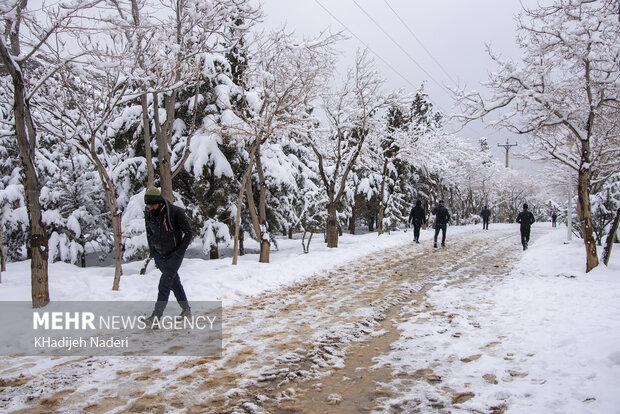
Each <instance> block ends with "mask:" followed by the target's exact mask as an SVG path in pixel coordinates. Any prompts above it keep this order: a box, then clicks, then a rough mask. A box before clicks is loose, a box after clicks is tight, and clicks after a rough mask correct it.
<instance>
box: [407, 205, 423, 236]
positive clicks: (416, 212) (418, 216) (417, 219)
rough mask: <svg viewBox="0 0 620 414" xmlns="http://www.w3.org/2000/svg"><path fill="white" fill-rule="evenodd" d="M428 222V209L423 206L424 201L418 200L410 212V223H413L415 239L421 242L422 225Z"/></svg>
mask: <svg viewBox="0 0 620 414" xmlns="http://www.w3.org/2000/svg"><path fill="white" fill-rule="evenodd" d="M425 223H426V211H424V207H422V202H421V201H420V200H416V202H415V206H413V207H412V208H411V212H410V213H409V224H410V225H411V224H413V241H414V242H416V243H420V227H422V224H425Z"/></svg>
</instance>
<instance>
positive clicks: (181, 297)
mask: <svg viewBox="0 0 620 414" xmlns="http://www.w3.org/2000/svg"><path fill="white" fill-rule="evenodd" d="M144 203H145V204H146V209H145V211H144V221H145V224H146V238H147V241H148V244H149V250H150V253H151V257H153V259H154V260H155V266H156V267H157V268H158V269H159V270H161V278H160V279H159V287H158V293H157V303H156V304H155V309H154V310H153V314H152V315H151V316H150V317H148V318H147V319H146V321H147V323H148V324H149V326H152V325H153V322H155V320H156V319H157V320H159V318H161V317H162V315H163V313H164V309H165V308H166V305H167V304H168V297H169V296H170V291H172V292H173V293H174V296H175V297H176V299H177V302H178V303H179V305H180V306H181V309H182V312H181V317H190V316H191V309H190V306H189V302H188V301H187V296H186V295H185V290H184V289H183V285H182V284H181V279H180V278H179V273H178V270H179V268H180V267H181V263H182V262H183V256H184V255H185V250H187V247H188V246H189V243H190V242H191V240H192V229H191V227H190V224H189V220H188V219H187V215H186V214H185V210H184V209H183V208H181V207H178V206H175V205H173V204H171V203H170V202H169V201H168V200H166V199H165V198H163V197H162V195H161V191H160V190H159V189H158V188H157V187H153V186H151V187H149V188H148V189H147V190H146V193H145V194H144Z"/></svg>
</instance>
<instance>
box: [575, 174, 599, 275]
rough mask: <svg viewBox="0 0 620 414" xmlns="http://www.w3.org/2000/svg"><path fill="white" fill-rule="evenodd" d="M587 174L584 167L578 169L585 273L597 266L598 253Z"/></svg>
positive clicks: (579, 208) (578, 192) (579, 210)
mask: <svg viewBox="0 0 620 414" xmlns="http://www.w3.org/2000/svg"><path fill="white" fill-rule="evenodd" d="M589 174H590V171H589V170H588V169H586V168H580V169H579V184H578V186H577V195H578V200H579V203H578V206H577V209H578V212H579V221H580V222H581V230H582V232H583V243H584V245H585V248H586V273H587V272H589V271H590V270H592V269H594V268H595V267H596V266H598V255H597V254H596V240H594V234H593V232H592V211H591V209H590V193H589V189H588V188H589V186H588V184H589V178H590V177H589Z"/></svg>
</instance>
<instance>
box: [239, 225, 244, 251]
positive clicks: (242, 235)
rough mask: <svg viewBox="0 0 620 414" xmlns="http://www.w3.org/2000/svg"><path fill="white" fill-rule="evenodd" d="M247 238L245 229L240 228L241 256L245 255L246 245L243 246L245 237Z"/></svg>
mask: <svg viewBox="0 0 620 414" xmlns="http://www.w3.org/2000/svg"><path fill="white" fill-rule="evenodd" d="M244 238H245V232H244V231H243V229H240V230H239V256H243V255H245V247H243V239H244Z"/></svg>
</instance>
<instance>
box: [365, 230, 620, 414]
mask: <svg viewBox="0 0 620 414" xmlns="http://www.w3.org/2000/svg"><path fill="white" fill-rule="evenodd" d="M543 226H548V224H547V223H541V224H537V225H535V228H534V230H533V234H534V240H533V243H531V246H530V249H528V250H527V251H526V252H524V253H523V255H522V257H521V260H520V262H519V263H518V264H517V265H516V266H515V268H514V270H513V271H512V273H511V274H509V275H506V276H505V277H503V279H501V281H499V282H498V280H497V277H494V278H491V277H486V276H484V275H481V276H480V277H477V278H473V279H471V280H470V281H468V282H466V283H464V284H461V285H457V286H450V287H447V285H446V284H447V283H448V281H445V282H444V283H443V284H441V285H438V286H435V287H434V288H433V289H432V290H431V291H430V292H429V302H427V303H425V305H426V306H428V305H429V303H430V305H431V307H432V309H433V311H432V312H419V313H417V314H416V312H413V314H412V315H410V316H411V317H406V316H405V318H404V319H406V322H404V323H402V324H400V326H399V328H400V329H402V330H403V333H402V334H401V337H400V339H399V341H397V343H396V344H394V350H393V351H392V352H391V353H390V354H388V355H383V356H381V357H380V358H378V359H377V361H378V365H381V364H385V363H389V364H390V366H391V367H392V368H393V369H394V370H395V371H396V372H408V373H412V372H415V371H416V370H424V369H427V368H428V367H429V366H431V367H435V368H434V373H433V374H434V375H437V376H439V377H441V379H442V383H441V388H442V389H443V390H445V389H452V390H455V391H458V393H457V394H456V395H458V396H460V398H461V401H462V402H460V403H459V405H458V407H461V408H462V409H463V411H462V412H472V411H473V412H488V409H489V407H496V408H497V409H498V410H500V409H502V408H505V407H508V408H509V410H508V412H510V413H543V412H544V413H620V394H619V393H618V390H620V252H619V251H618V250H620V249H618V246H615V249H616V251H615V252H613V253H615V255H614V254H612V260H611V263H610V265H609V267H605V266H604V265H602V264H601V265H599V266H598V268H596V269H595V270H593V271H592V272H590V273H589V274H586V273H585V272H584V270H585V252H584V247H583V242H582V240H579V239H578V240H573V241H572V242H570V243H567V244H565V243H564V241H565V240H566V230H565V228H562V229H557V230H554V231H550V232H548V233H546V234H544V235H542V236H540V237H537V236H536V234H537V233H538V232H537V229H542V228H543ZM491 227H493V226H491ZM412 305H414V304H412ZM446 316H448V317H446ZM418 319H421V320H422V321H423V322H420V320H418ZM431 383H432V381H430V382H429V384H426V383H424V382H422V383H420V382H416V387H415V388H413V389H411V390H410V393H409V394H408V395H407V393H406V395H405V396H404V397H402V398H398V399H397V400H393V401H392V403H398V404H399V405H402V404H404V403H405V402H407V401H415V400H418V402H419V400H420V398H419V397H420V394H422V395H424V393H426V394H427V395H426V399H428V398H430V400H431V401H432V400H435V401H437V399H438V398H437V397H438V395H437V389H436V388H434V387H433V385H432V384H431ZM420 386H421V387H422V389H421V388H420ZM424 388H426V389H424ZM468 392H471V394H469V395H468ZM433 393H435V396H434V397H435V398H433ZM453 395H455V394H453ZM457 398H458V397H457ZM423 400H425V398H423ZM452 402H453V403H454V400H453V401H452ZM416 406H417V405H416ZM427 408H429V407H428V406H427ZM453 409H454V408H453ZM477 410H480V411H477ZM452 412H460V411H459V410H458V409H457V410H455V411H452Z"/></svg>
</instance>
